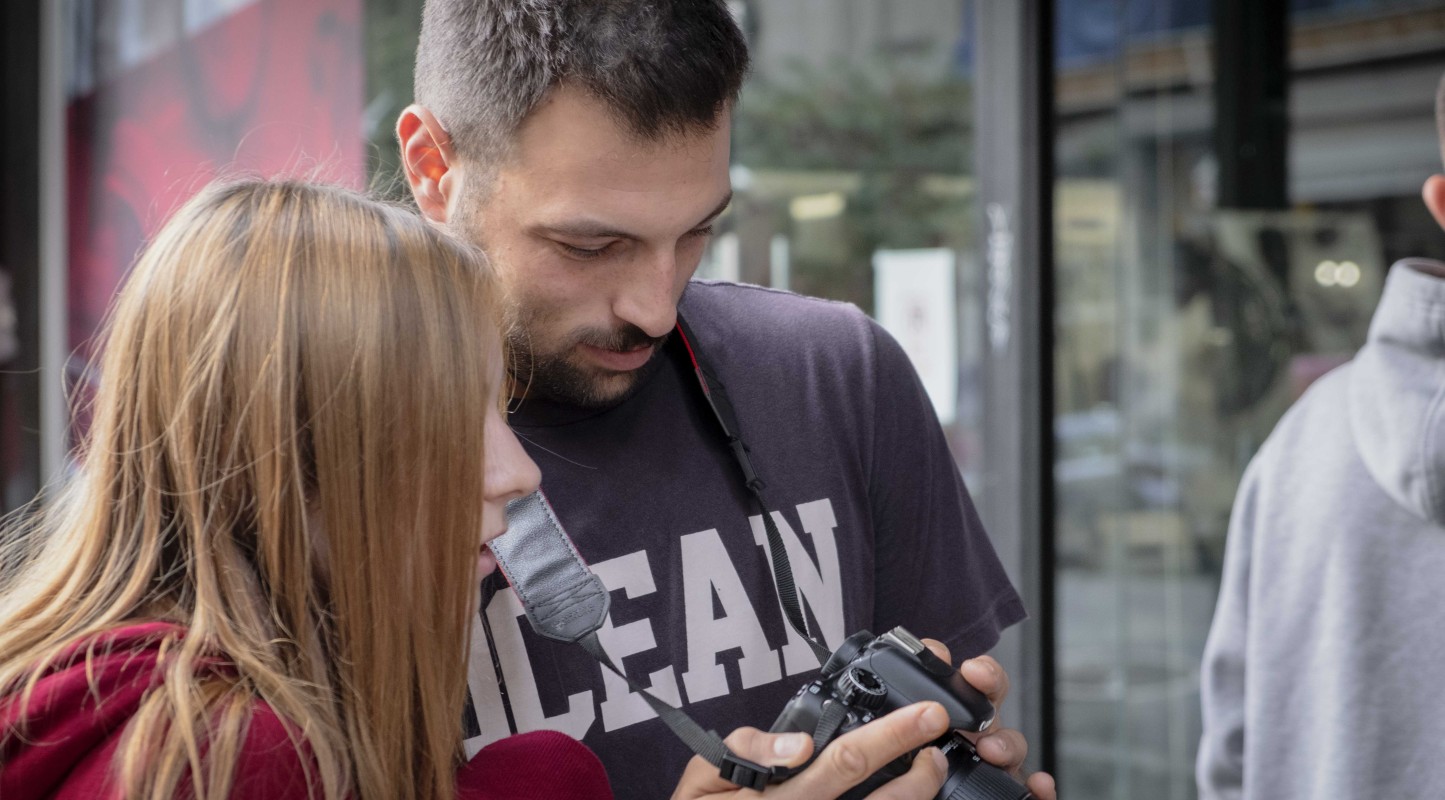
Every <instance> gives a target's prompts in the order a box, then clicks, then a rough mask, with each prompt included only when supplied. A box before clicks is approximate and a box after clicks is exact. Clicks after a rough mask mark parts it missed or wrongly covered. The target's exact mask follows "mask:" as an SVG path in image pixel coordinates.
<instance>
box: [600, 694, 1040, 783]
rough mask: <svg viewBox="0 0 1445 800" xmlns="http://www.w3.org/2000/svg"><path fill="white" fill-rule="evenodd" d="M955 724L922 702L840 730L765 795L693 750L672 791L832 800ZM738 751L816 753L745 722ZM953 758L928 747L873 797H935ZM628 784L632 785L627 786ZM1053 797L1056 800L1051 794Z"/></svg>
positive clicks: (805, 741) (792, 756)
mask: <svg viewBox="0 0 1445 800" xmlns="http://www.w3.org/2000/svg"><path fill="white" fill-rule="evenodd" d="M947 730H948V714H947V712H945V711H944V710H943V706H941V705H939V704H937V703H931V702H930V703H915V704H913V705H911V706H905V707H904V708H900V709H898V710H897V711H894V712H893V713H891V714H888V715H887V716H884V717H879V718H878V719H876V720H874V721H872V722H870V723H868V724H867V725H863V726H861V727H859V728H857V729H856V730H853V731H850V732H848V733H845V734H843V735H842V736H839V737H838V738H836V739H834V740H833V741H832V742H829V743H828V746H827V747H825V748H823V752H822V753H820V754H819V755H818V758H817V760H816V761H814V762H813V763H812V764H809V765H808V768H807V769H805V770H803V771H802V772H800V773H798V774H797V775H794V776H793V777H791V778H789V779H788V780H786V781H784V782H782V783H775V784H773V785H771V786H768V787H767V788H766V789H764V790H763V793H762V794H758V793H757V792H755V791H753V790H751V789H740V788H738V787H737V786H734V785H733V784H731V783H729V782H727V781H726V780H723V778H722V776H721V775H719V774H718V769H717V767H714V766H713V765H712V764H709V763H707V762H706V761H704V760H703V759H702V758H701V757H700V756H695V757H693V759H692V761H691V762H689V763H688V765H687V770H686V771H685V772H683V773H682V780H681V781H679V782H678V784H677V789H676V790H675V791H674V792H673V794H672V797H673V800H742V798H767V799H768V800H828V798H835V797H837V796H838V795H840V794H842V793H843V792H845V791H847V790H848V789H850V788H852V787H853V786H856V785H858V784H859V783H862V782H863V780H864V779H866V778H868V777H869V776H871V775H872V774H873V773H875V772H877V771H878V770H879V769H881V768H882V767H883V766H884V765H885V764H887V763H889V762H890V761H892V760H893V759H895V758H897V757H899V756H901V755H903V754H905V753H907V752H908V751H910V750H913V749H915V748H918V747H923V745H925V744H927V743H929V742H931V741H933V740H934V739H937V738H938V737H940V736H942V735H943V734H944V732H945V731H947ZM723 741H725V742H726V743H727V746H728V749H729V750H732V751H733V752H734V753H736V754H737V755H739V756H741V757H743V758H746V759H748V760H749V761H752V762H753V763H755V764H761V765H763V766H769V767H774V766H778V767H796V766H799V765H802V764H806V763H807V761H808V758H809V757H810V756H812V755H813V739H812V737H811V736H809V735H807V734H806V733H764V732H762V731H760V730H757V729H756V728H739V729H737V730H735V731H733V732H732V735H730V736H728V738H727V739H725V740H723ZM946 767H947V761H946V760H945V759H944V757H943V754H942V753H940V752H939V751H938V748H936V747H924V748H923V749H922V750H921V751H919V753H918V755H916V756H914V758H913V768H912V769H910V770H909V771H908V772H907V773H905V774H903V775H902V776H900V777H897V778H894V779H893V780H891V781H889V782H888V783H886V784H884V785H883V786H881V787H879V788H878V789H877V790H875V791H874V792H872V793H871V794H869V795H868V800H932V798H933V797H934V796H936V795H937V794H938V790H939V788H940V787H941V786H942V785H943V779H944V770H945V769H946ZM622 791H623V792H625V791H626V785H625V784H623V785H622ZM1049 800H1052V795H1050V797H1049Z"/></svg>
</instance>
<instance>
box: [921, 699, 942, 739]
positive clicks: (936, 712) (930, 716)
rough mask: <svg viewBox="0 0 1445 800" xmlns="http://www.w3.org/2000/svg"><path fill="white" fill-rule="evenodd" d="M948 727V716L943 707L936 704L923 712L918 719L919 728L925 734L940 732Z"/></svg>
mask: <svg viewBox="0 0 1445 800" xmlns="http://www.w3.org/2000/svg"><path fill="white" fill-rule="evenodd" d="M946 725H948V714H947V713H945V712H944V710H943V706H940V705H938V704H937V703H934V704H932V705H930V706H929V707H928V708H925V709H924V710H923V713H922V714H920V715H919V717H918V727H919V729H920V730H922V731H923V732H924V733H933V732H934V731H940V730H942V729H943V728H944V726H946Z"/></svg>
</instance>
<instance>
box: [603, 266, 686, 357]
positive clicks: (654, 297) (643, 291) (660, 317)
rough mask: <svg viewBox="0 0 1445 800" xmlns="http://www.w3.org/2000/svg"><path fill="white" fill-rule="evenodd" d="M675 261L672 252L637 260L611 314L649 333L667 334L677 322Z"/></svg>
mask: <svg viewBox="0 0 1445 800" xmlns="http://www.w3.org/2000/svg"><path fill="white" fill-rule="evenodd" d="M678 269H679V267H678V263H677V258H676V256H675V254H673V253H659V254H655V255H651V256H649V257H648V258H646V259H643V260H640V261H639V263H638V264H636V267H635V269H633V270H631V272H630V274H629V275H628V276H627V285H626V286H624V287H623V288H622V291H621V292H620V293H619V294H618V296H617V300H616V302H615V303H614V305H613V313H614V314H616V315H617V317H618V319H621V320H622V321H624V322H629V323H631V324H633V325H635V326H637V327H638V328H640V329H642V331H643V332H644V333H646V334H647V335H648V336H652V337H654V338H660V337H662V336H666V335H667V334H668V333H669V332H671V331H672V328H673V326H674V325H676V324H677V294H676V289H675V287H676V285H677V281H678V277H679V275H678Z"/></svg>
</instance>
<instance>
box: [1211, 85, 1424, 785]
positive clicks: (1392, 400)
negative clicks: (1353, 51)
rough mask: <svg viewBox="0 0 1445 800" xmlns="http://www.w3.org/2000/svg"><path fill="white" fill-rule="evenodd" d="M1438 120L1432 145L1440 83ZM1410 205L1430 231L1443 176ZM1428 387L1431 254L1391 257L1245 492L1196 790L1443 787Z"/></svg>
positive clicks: (1219, 612) (1248, 478)
mask: <svg viewBox="0 0 1445 800" xmlns="http://www.w3.org/2000/svg"><path fill="white" fill-rule="evenodd" d="M1436 114H1437V117H1438V121H1439V128H1440V131H1439V132H1440V144H1441V154H1442V157H1445V78H1442V80H1441V83H1440V89H1439V96H1438V97H1437V99H1436ZM1424 199H1425V206H1426V207H1427V208H1428V209H1429V210H1430V213H1431V214H1433V215H1434V217H1435V219H1436V220H1437V221H1438V222H1439V223H1440V225H1441V226H1442V227H1445V175H1435V176H1433V177H1431V178H1430V179H1429V180H1428V181H1426V182H1425V189H1424ZM1441 245H1442V246H1441V248H1440V249H1445V241H1442V242H1441ZM1442 398H1445V263H1441V262H1439V261H1433V260H1428V259H1423V258H1417V259H1406V260H1405V261H1402V262H1400V263H1398V264H1396V265H1395V266H1394V267H1392V268H1391V270H1390V273H1389V276H1388V277H1387V279H1386V283H1385V291H1384V295H1383V297H1382V298H1381V299H1380V305H1379V307H1378V309H1377V310H1376V311H1375V317H1374V320H1373V321H1372V323H1371V326H1370V333H1369V337H1368V338H1367V340H1366V343H1365V346H1364V347H1363V348H1362V349H1361V350H1360V352H1359V353H1358V354H1357V355H1356V357H1355V359H1354V360H1353V361H1352V362H1350V363H1349V364H1347V365H1346V366H1344V367H1341V368H1339V369H1337V370H1335V371H1334V372H1332V373H1330V374H1329V375H1326V376H1325V377H1324V378H1321V379H1320V380H1319V381H1318V382H1317V383H1316V384H1315V385H1314V386H1312V387H1311V388H1310V390H1309V391H1308V392H1306V393H1305V395H1304V397H1302V398H1301V399H1300V401H1299V402H1298V403H1296V404H1295V406H1294V408H1292V409H1290V411H1289V413H1288V414H1286V415H1285V417H1284V419H1283V420H1281V421H1280V423H1279V426H1278V427H1276V428H1275V430H1274V432H1273V433H1272V434H1271V435H1270V437H1269V439H1268V440H1267V441H1266V442H1265V444H1264V446H1263V447H1261V448H1260V451H1259V453H1258V454H1257V455H1256V456H1255V458H1254V461H1253V462H1252V463H1251V464H1250V466H1249V469H1248V470H1247V471H1246V472H1245V475H1244V480H1243V483H1242V484H1241V485H1240V490H1239V496H1238V498H1237V499H1236V501H1235V506H1234V515H1233V519H1232V520H1231V526H1230V532H1229V545H1228V549H1227V553H1226V557H1225V568H1224V583H1223V586H1222V587H1221V589H1220V595H1219V605H1218V608H1217V609H1216V611H1215V615H1214V624H1213V628H1212V629H1211V631H1210V635H1209V640H1208V643H1207V645H1206V647H1205V653H1204V673H1203V687H1202V688H1203V704H1204V738H1203V741H1202V742H1201V743H1200V748H1199V763H1198V779H1199V788H1200V795H1201V797H1203V798H1208V799H1210V800H1217V799H1219V798H1269V799H1270V800H1280V799H1281V798H1317V797H1329V798H1333V799H1334V800H1350V799H1351V798H1359V799H1360V800H1366V798H1383V797H1412V798H1413V797H1439V796H1440V795H1441V792H1442V791H1445V789H1442V787H1445V758H1442V757H1441V752H1440V746H1441V745H1440V743H1441V742H1442V741H1445V702H1442V701H1441V699H1440V674H1441V664H1442V663H1445V624H1442V622H1441V612H1442V611H1445V579H1442V575H1445V427H1442V423H1445V406H1442Z"/></svg>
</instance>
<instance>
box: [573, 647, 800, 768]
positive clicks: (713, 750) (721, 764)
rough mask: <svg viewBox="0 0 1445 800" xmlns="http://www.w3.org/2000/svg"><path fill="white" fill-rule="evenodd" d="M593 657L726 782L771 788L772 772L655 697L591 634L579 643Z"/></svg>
mask: <svg viewBox="0 0 1445 800" xmlns="http://www.w3.org/2000/svg"><path fill="white" fill-rule="evenodd" d="M577 643H578V644H580V645H582V647H583V649H585V650H586V651H587V652H588V653H591V654H592V657H593V658H595V659H597V660H598V661H599V662H601V663H602V665H603V666H605V667H607V668H608V669H610V670H612V672H613V674H615V675H617V677H619V678H621V679H622V680H624V681H627V685H628V687H629V688H631V689H632V691H634V692H637V693H638V694H640V695H642V699H643V700H645V701H647V704H648V705H649V706H651V707H652V710H653V711H655V712H657V716H658V718H659V719H661V720H662V721H663V723H664V724H665V725H667V727H668V728H670V729H672V732H673V734H675V735H676V736H677V738H679V739H681V740H682V743H683V744H685V745H687V746H688V749H690V750H692V751H693V752H694V753H697V754H698V755H700V756H702V757H703V759H704V760H706V761H707V762H708V763H709V764H712V765H713V766H715V767H717V768H718V770H719V772H720V773H721V774H722V776H723V778H724V779H726V780H729V781H732V782H733V783H735V784H737V785H739V786H742V787H744V788H747V789H754V790H757V791H762V790H763V788H764V787H766V786H767V785H768V779H769V778H771V777H772V771H771V770H769V769H768V768H767V767H764V766H762V765H760V764H754V763H753V762H751V761H748V760H747V759H745V758H742V757H741V756H738V755H736V754H735V753H733V752H732V751H731V750H729V749H728V747H727V745H726V744H723V740H722V737H720V736H718V735H717V734H716V733H714V732H713V731H708V730H703V728H702V726H701V725H698V724H697V722H695V721H694V720H693V718H692V717H689V716H688V715H686V714H684V713H682V712H681V711H679V710H678V709H676V708H673V707H672V706H671V705H670V704H668V703H667V702H665V701H663V700H660V699H658V698H657V697H654V696H653V694H652V692H649V691H647V690H646V689H644V688H642V687H641V686H638V685H637V683H636V682H634V681H633V680H632V679H631V678H629V677H627V673H625V672H623V671H622V670H620V669H618V668H617V665H615V664H613V663H612V659H611V657H609V656H608V655H607V651H606V650H603V649H602V643H601V642H599V641H597V634H596V633H589V634H587V635H586V636H583V637H582V638H580V639H578V640H577Z"/></svg>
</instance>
